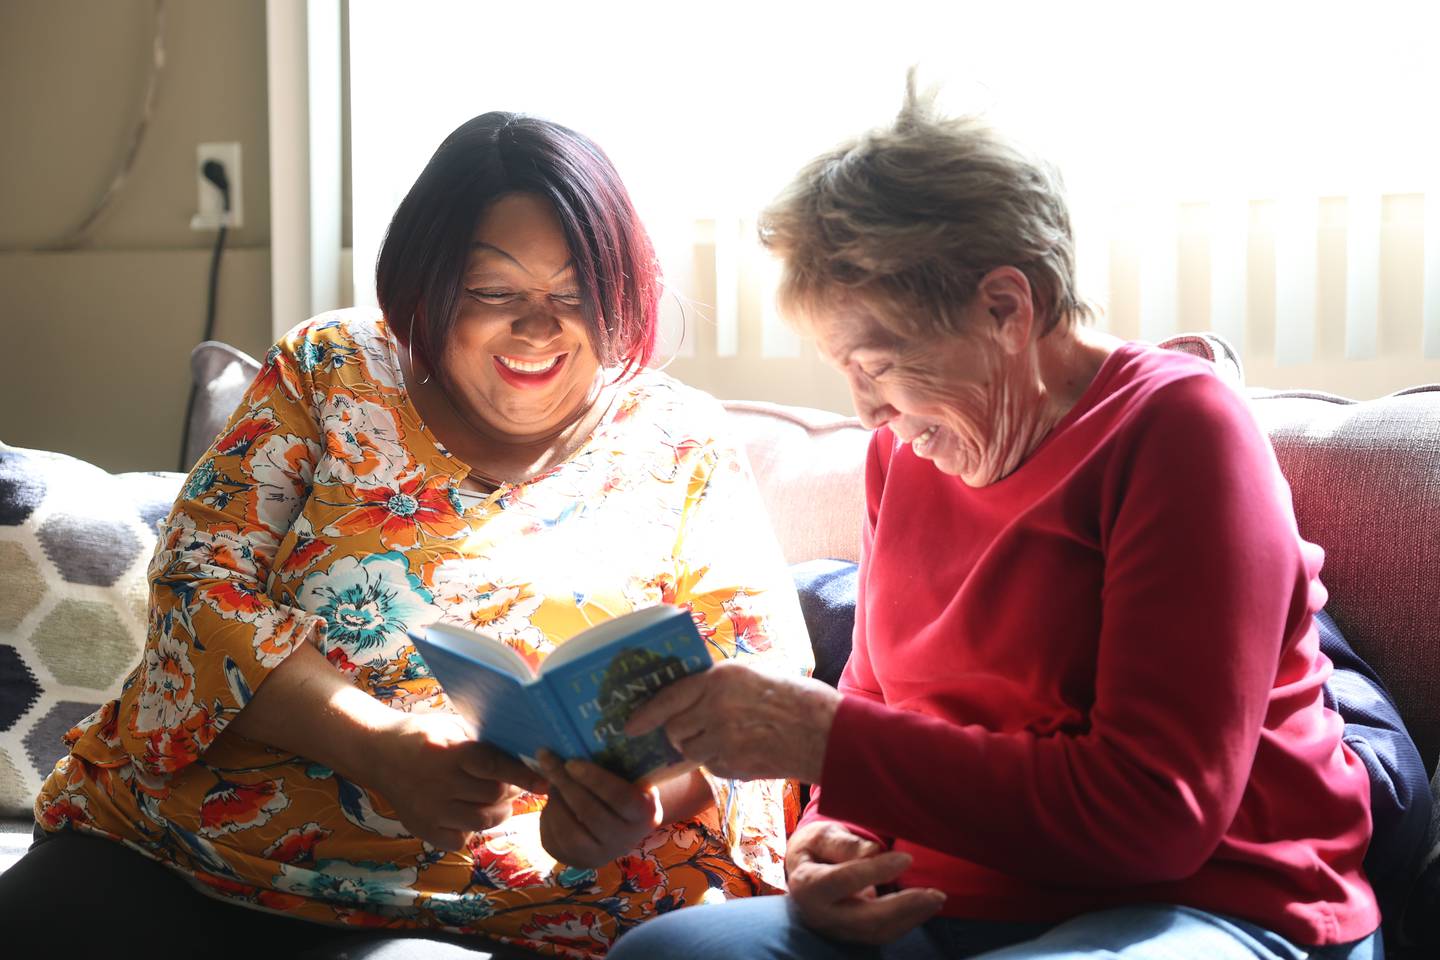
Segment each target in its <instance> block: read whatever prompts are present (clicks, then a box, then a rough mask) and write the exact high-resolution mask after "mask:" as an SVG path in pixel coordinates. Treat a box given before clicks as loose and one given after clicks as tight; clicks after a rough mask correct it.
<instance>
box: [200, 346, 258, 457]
mask: <svg viewBox="0 0 1440 960" xmlns="http://www.w3.org/2000/svg"><path fill="white" fill-rule="evenodd" d="M259 371H260V361H258V360H256V359H255V358H254V357H252V356H250V355H249V354H248V353H245V352H243V351H241V350H237V349H235V348H234V347H232V346H230V345H229V344H228V343H221V342H220V341H218V340H205V341H203V342H202V343H200V345H199V346H197V347H196V348H195V349H194V350H191V351H190V372H191V374H192V375H193V376H194V378H195V408H194V410H192V411H191V413H190V422H189V424H187V429H186V431H185V453H184V460H185V466H186V468H187V469H188V468H189V467H191V466H192V465H193V464H194V463H195V462H196V461H198V460H199V459H200V457H201V455H202V454H204V453H205V451H206V450H208V449H209V448H210V444H212V443H214V442H215V437H216V436H218V435H219V433H220V430H221V429H222V428H223V427H224V426H225V424H226V423H228V422H229V420H230V415H231V414H232V413H234V412H235V408H236V407H238V406H240V400H241V398H243V397H244V396H245V390H246V388H248V387H249V386H250V381H251V380H254V379H255V374H256V373H258V372H259Z"/></svg>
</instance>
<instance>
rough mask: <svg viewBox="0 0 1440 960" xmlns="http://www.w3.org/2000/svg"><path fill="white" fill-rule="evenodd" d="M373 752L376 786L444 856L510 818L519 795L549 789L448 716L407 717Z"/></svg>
mask: <svg viewBox="0 0 1440 960" xmlns="http://www.w3.org/2000/svg"><path fill="white" fill-rule="evenodd" d="M402 717H403V719H401V720H400V721H399V722H398V723H397V724H396V725H395V726H394V728H392V729H390V730H387V731H386V732H385V734H384V735H383V736H382V737H380V738H379V740H378V742H377V744H376V748H377V750H376V759H375V770H376V775H375V778H374V780H373V781H372V785H373V786H375V787H376V789H378V790H380V791H381V792H382V793H383V794H384V795H385V798H386V799H387V800H389V801H390V805H391V806H392V807H394V809H395V814H396V817H397V818H398V819H399V820H400V822H401V823H403V824H404V825H405V828H406V829H407V830H409V831H410V832H411V833H412V834H414V835H415V836H417V837H419V838H420V839H422V840H424V841H425V842H427V843H429V844H430V845H431V846H434V847H438V848H440V849H442V850H463V849H465V845H466V840H467V838H468V837H469V835H470V834H471V833H472V832H475V831H480V830H489V829H490V828H491V827H495V826H499V825H500V824H501V823H503V822H505V821H506V820H507V819H509V817H510V811H511V801H513V800H514V799H515V798H516V797H518V796H520V795H521V794H522V793H525V792H526V791H529V792H531V793H544V792H546V790H547V788H548V785H547V784H546V782H545V781H544V780H543V779H542V778H541V777H540V776H539V775H538V774H536V773H535V772H534V771H532V770H531V769H530V768H529V767H527V766H525V764H523V763H521V762H520V761H519V760H517V759H515V758H514V757H512V756H510V755H509V754H507V753H503V752H501V751H500V750H497V749H495V748H494V747H492V746H490V745H489V744H486V743H481V742H480V741H478V740H475V739H474V738H472V737H471V736H470V734H469V733H468V732H467V731H466V729H465V726H464V724H463V723H461V721H460V719H459V718H458V717H456V716H453V715H451V714H447V713H418V714H403V715H402Z"/></svg>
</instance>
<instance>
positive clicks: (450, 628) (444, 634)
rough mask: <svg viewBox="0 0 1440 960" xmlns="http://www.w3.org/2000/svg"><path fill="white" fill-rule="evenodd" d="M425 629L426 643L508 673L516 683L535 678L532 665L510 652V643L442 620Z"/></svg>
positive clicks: (512, 651)
mask: <svg viewBox="0 0 1440 960" xmlns="http://www.w3.org/2000/svg"><path fill="white" fill-rule="evenodd" d="M425 630H426V633H425V639H426V640H427V641H429V642H430V643H432V644H434V645H435V646H437V647H441V648H443V649H445V650H448V651H449V652H450V653H453V654H455V655H456V656H458V657H461V658H463V659H466V660H473V661H475V662H476V663H483V664H485V665H486V666H488V667H490V668H491V669H494V670H499V671H500V672H501V673H508V674H510V676H512V677H514V678H515V679H517V680H521V681H529V680H533V679H535V671H534V670H532V669H530V664H528V663H526V662H525V658H524V657H522V656H520V654H518V653H516V652H515V651H514V650H512V649H510V646H509V644H507V643H505V642H503V641H501V640H496V639H495V638H494V637H491V636H487V635H486V634H484V633H481V632H480V631H478V630H471V629H469V628H468V627H459V626H456V625H455V624H453V623H445V622H443V621H441V622H436V623H432V624H430V626H428V627H426V628H425ZM422 655H423V653H422Z"/></svg>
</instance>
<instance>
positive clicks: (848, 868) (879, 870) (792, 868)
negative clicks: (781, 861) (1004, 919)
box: [785, 820, 945, 944]
mask: <svg viewBox="0 0 1440 960" xmlns="http://www.w3.org/2000/svg"><path fill="white" fill-rule="evenodd" d="M910 860H911V858H910V854H908V853H903V852H899V851H895V850H882V849H881V847H880V846H879V845H878V844H876V843H875V842H874V841H873V840H867V839H865V838H864V837H861V836H858V835H857V834H855V833H853V832H851V831H850V830H848V829H846V828H845V827H844V826H843V825H842V824H839V823H836V822H834V821H829V820H820V821H816V822H813V823H807V824H805V825H804V826H802V827H800V829H798V830H796V831H795V833H794V834H793V835H792V836H791V838H790V843H789V846H788V847H787V849H786V851H785V872H786V875H787V876H788V877H789V880H790V900H791V902H792V903H793V904H794V905H795V909H796V912H798V913H799V915H800V919H801V920H802V921H804V923H805V925H806V926H807V927H810V928H811V929H812V930H815V931H817V932H819V933H821V934H824V935H825V936H827V937H830V938H832V939H835V940H842V941H853V942H859V943H869V944H882V943H889V942H890V941H891V940H894V939H896V938H897V937H899V936H900V935H901V934H903V933H905V931H907V930H909V929H910V928H911V927H914V926H916V925H917V924H920V923H923V922H924V921H926V920H928V919H929V918H930V917H932V916H934V915H935V913H936V912H937V911H939V909H940V908H941V907H942V906H943V905H944V904H945V894H944V893H942V892H941V891H939V890H932V889H928V888H925V887H911V888H909V889H906V890H898V891H895V892H892V893H883V894H882V893H880V892H879V890H878V885H880V884H885V883H889V882H890V881H892V880H894V879H895V878H897V877H899V876H900V874H901V873H903V872H904V871H905V870H906V869H907V868H908V867H909V866H910Z"/></svg>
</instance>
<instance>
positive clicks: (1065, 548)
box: [612, 86, 1382, 960]
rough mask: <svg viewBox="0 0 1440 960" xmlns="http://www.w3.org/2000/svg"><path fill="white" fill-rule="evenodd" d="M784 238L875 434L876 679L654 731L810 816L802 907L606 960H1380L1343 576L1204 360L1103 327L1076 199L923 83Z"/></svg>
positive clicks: (729, 913)
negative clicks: (1082, 261) (1089, 323)
mask: <svg viewBox="0 0 1440 960" xmlns="http://www.w3.org/2000/svg"><path fill="white" fill-rule="evenodd" d="M762 232H763V235H764V237H765V240H766V242H767V244H768V246H769V247H770V248H771V250H772V251H774V252H775V253H776V254H777V255H778V256H779V257H780V258H781V260H782V262H783V267H784V276H783V282H782V302H783V303H784V305H785V306H786V308H787V313H788V314H789V315H790V316H791V317H792V318H794V319H796V320H797V321H798V322H799V323H800V324H801V325H802V326H803V327H805V328H806V329H807V330H808V331H809V332H810V333H811V334H812V335H813V337H814V339H815V340H816V343H817V345H818V347H819V350H820V352H821V354H822V355H823V356H824V357H825V358H826V359H827V360H828V361H829V362H830V363H831V364H833V365H834V366H835V367H836V368H837V369H839V370H840V371H841V372H842V373H843V374H844V375H845V377H846V379H847V381H848V382H849V386H850V390H851V393H852V395H853V397H854V401H855V407H856V410H857V411H858V413H859V415H860V418H861V420H862V421H863V422H864V423H865V424H866V425H867V426H870V427H872V428H874V430H875V435H874V438H873V441H872V444H871V447H870V455H869V463H868V465H867V469H866V493H867V502H868V516H867V517H866V522H865V531H864V549H863V556H862V560H861V569H860V593H859V603H858V606H857V617H856V625H855V638H854V651H853V653H852V655H851V658H850V662H849V664H848V666H847V667H846V669H845V673H844V676H843V677H842V679H841V681H840V685H839V690H838V691H836V690H832V689H830V688H829V687H826V686H825V685H824V684H821V683H819V682H817V681H797V680H793V679H790V678H781V677H774V676H769V675H766V674H762V673H760V672H757V671H753V670H749V669H747V668H746V667H744V666H741V665H738V664H721V665H719V666H718V667H717V668H716V669H714V670H711V671H709V672H708V673H707V674H705V675H702V676H699V677H696V678H692V679H689V680H686V681H684V682H683V683H681V684H678V685H676V686H674V687H672V688H670V689H669V690H667V691H665V692H663V693H662V694H660V695H659V696H657V697H656V698H655V700H653V701H652V702H651V704H650V705H649V706H648V707H647V708H645V709H644V710H643V711H641V712H639V713H637V715H636V717H635V718H634V720H633V722H632V730H634V731H636V732H638V731H640V730H643V729H649V728H653V727H655V726H659V725H661V724H663V725H664V726H665V728H666V730H667V731H668V733H669V735H670V737H671V739H672V740H674V741H675V743H676V744H677V745H678V746H679V747H680V748H681V749H682V750H683V751H684V752H685V754H686V755H687V756H689V757H690V758H691V759H693V760H697V761H701V762H703V763H705V764H707V765H708V766H709V768H710V769H711V770H712V771H713V772H714V773H716V774H718V775H720V776H729V777H738V778H749V777H800V778H803V779H804V780H806V781H809V782H811V783H813V784H815V785H816V789H815V791H814V793H813V795H812V796H813V799H812V801H811V803H810V806H809V809H808V810H807V812H806V815H805V817H804V819H803V821H802V824H801V826H800V828H799V829H798V830H797V831H796V832H795V834H794V835H793V836H792V837H791V839H790V843H789V847H788V850H787V854H786V863H787V869H788V874H789V882H790V894H789V896H787V897H785V898H759V899H755V900H751V901H749V902H748V903H735V904H727V905H722V906H718V907H713V908H701V909H699V910H685V911H682V912H680V913H678V914H675V915H673V916H669V917H663V918H660V919H659V920H657V921H654V922H651V923H647V924H644V925H642V926H641V927H639V928H637V930H636V931H634V932H633V933H631V934H629V935H627V937H626V938H625V939H624V940H622V941H621V943H620V945H619V946H618V948H617V949H616V950H615V951H614V953H613V954H612V956H613V957H614V958H615V960H635V958H639V957H658V956H682V955H683V956H687V957H711V956H715V957H721V956H723V957H735V956H744V957H805V958H811V957H825V958H829V957H853V956H883V957H900V956H906V957H910V956H917V957H968V956H979V955H982V954H983V955H984V956H985V957H987V958H991V957H994V958H999V957H1004V958H1007V960H1012V958H1032V957H1047V958H1050V957H1062V956H1063V957H1100V956H1104V957H1117V956H1119V957H1126V958H1132V957H1134V958H1138V957H1145V958H1156V957H1164V958H1195V960H1202V958H1203V960H1222V958H1223V960H1228V958H1232V957H1233V958H1255V957H1262V958H1300V957H1311V958H1322V957H1323V958H1327V960H1334V958H1345V960H1371V958H1377V957H1380V956H1382V947H1381V944H1380V938H1379V935H1378V934H1376V933H1375V930H1376V927H1377V926H1378V924H1379V914H1378V910H1377V908H1376V904H1375V898H1374V895H1373V894H1372V892H1371V889H1370V886H1369V883H1368V882H1367V880H1366V878H1365V875H1364V873H1363V871H1362V868H1361V860H1362V858H1363V856H1364V854H1365V850H1366V845H1367V842H1368V840H1369V832H1370V821H1369V787H1368V782H1367V780H1366V776H1365V773H1364V770H1363V768H1362V766H1361V764H1360V762H1359V761H1358V760H1357V758H1356V757H1355V756H1354V754H1352V753H1351V752H1350V750H1349V749H1348V748H1347V747H1346V746H1345V745H1344V744H1343V743H1342V742H1341V732H1342V725H1341V720H1340V718H1339V717H1338V716H1337V715H1336V714H1334V713H1332V712H1330V711H1329V710H1327V709H1326V708H1325V706H1324V704H1323V702H1322V697H1321V685H1322V683H1323V682H1324V680H1325V678H1326V676H1327V675H1328V673H1329V669H1330V665H1329V662H1328V661H1327V660H1326V659H1325V658H1324V657H1323V656H1322V655H1321V654H1320V652H1319V648H1318V642H1317V635H1316V630H1315V625H1314V621H1313V616H1312V615H1313V613H1314V612H1315V611H1316V610H1318V609H1319V608H1320V607H1321V605H1322V604H1323V603H1324V601H1325V588H1324V587H1323V586H1322V585H1321V583H1320V580H1319V578H1318V574H1319V571H1320V566H1321V561H1322V558H1323V554H1322V551H1321V550H1320V549H1319V548H1318V547H1316V546H1315V545H1313V544H1310V543H1306V542H1305V541H1304V540H1302V539H1301V538H1300V536H1299V533H1298V531H1297V529H1296V524H1295V518H1294V513H1293V510H1292V507H1291V502H1290V494H1289V488H1288V487H1287V485H1286V483H1285V480H1284V478H1283V477H1282V476H1281V474H1280V470H1279V468H1278V466H1277V464H1276V461H1275V457H1274V454H1273V452H1272V451H1271V449H1270V446H1269V444H1268V442H1267V440H1266V438H1265V436H1264V435H1263V433H1262V432H1261V431H1260V429H1259V428H1258V426H1257V425H1256V424H1255V422H1254V420H1253V419H1252V418H1251V416H1250V414H1249V412H1248V411H1247V409H1246V405H1245V403H1244V401H1243V400H1242V399H1241V398H1240V397H1239V396H1238V395H1237V394H1236V393H1235V392H1234V391H1233V390H1231V389H1230V388H1229V387H1228V386H1227V385H1226V384H1225V383H1223V382H1221V381H1220V380H1219V379H1218V378H1217V377H1216V376H1214V375H1213V373H1212V372H1211V371H1210V370H1209V368H1208V366H1207V365H1206V364H1205V363H1203V362H1202V361H1199V360H1196V359H1194V358H1191V357H1187V356H1183V355H1179V354H1172V353H1168V352H1164V351H1160V350H1156V349H1154V348H1151V347H1148V346H1144V345H1141V344H1137V343H1126V342H1122V341H1120V340H1117V339H1116V338H1114V337H1111V336H1108V335H1106V334H1103V333H1099V332H1096V331H1095V330H1093V329H1091V328H1089V327H1086V326H1084V325H1083V321H1084V320H1086V319H1087V313H1088V311H1087V309H1086V307H1085V306H1084V305H1083V304H1082V303H1081V302H1080V300H1079V299H1078V297H1077V295H1076V292H1075V281H1074V268H1073V261H1074V256H1073V244H1072V238H1071V230H1070V223H1069V215H1068V213H1067V211H1066V206H1065V202H1064V199H1063V197H1062V194H1061V190H1060V185H1059V182H1058V178H1057V177H1056V176H1055V175H1054V174H1053V173H1052V172H1051V171H1050V170H1049V168H1047V167H1045V166H1044V165H1042V164H1039V163H1037V162H1034V161H1032V160H1030V159H1028V158H1027V157H1025V156H1024V155H1022V154H1020V153H1019V152H1017V151H1016V150H1015V149H1014V148H1012V147H1011V146H1009V145H1008V144H1006V143H1005V142H1003V141H1002V140H1001V139H999V138H998V137H997V136H996V135H995V134H993V133H992V132H990V131H988V130H987V129H985V128H984V127H983V126H981V125H979V124H978V123H977V122H975V121H973V120H969V119H958V120H952V119H945V118H942V117H939V116H937V115H936V114H935V113H934V112H933V110H932V109H931V107H929V105H928V104H926V103H925V102H923V101H920V100H918V99H917V98H916V96H915V94H914V91H913V86H912V89H911V92H910V94H909V97H908V99H907V102H906V104H905V106H904V109H903V110H902V111H901V113H900V115H899V118H898V120H897V121H896V123H895V124H894V125H893V126H891V127H890V128H888V129H882V130H879V131H875V132H872V133H870V134H867V135H865V136H863V137H861V138H859V139H857V140H855V141H853V142H851V143H848V144H845V145H843V146H842V147H840V148H839V149H837V150H835V151H833V152H831V153H829V154H827V155H825V156H822V157H820V158H819V159H818V160H816V161H815V162H814V163H812V164H811V165H810V166H809V167H807V168H806V169H805V170H804V171H803V172H802V173H801V174H800V175H799V177H798V178H797V180H796V181H795V183H794V184H793V185H792V186H791V187H790V188H789V190H788V191H787V192H786V193H785V194H783V195H782V197H781V198H780V199H779V200H778V201H777V202H776V203H775V204H774V205H773V206H772V207H771V209H770V210H769V211H768V212H767V214H766V216H765V218H764V222H763V227H762ZM867 944H868V945H870V946H868V947H867V946H865V945H867Z"/></svg>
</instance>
